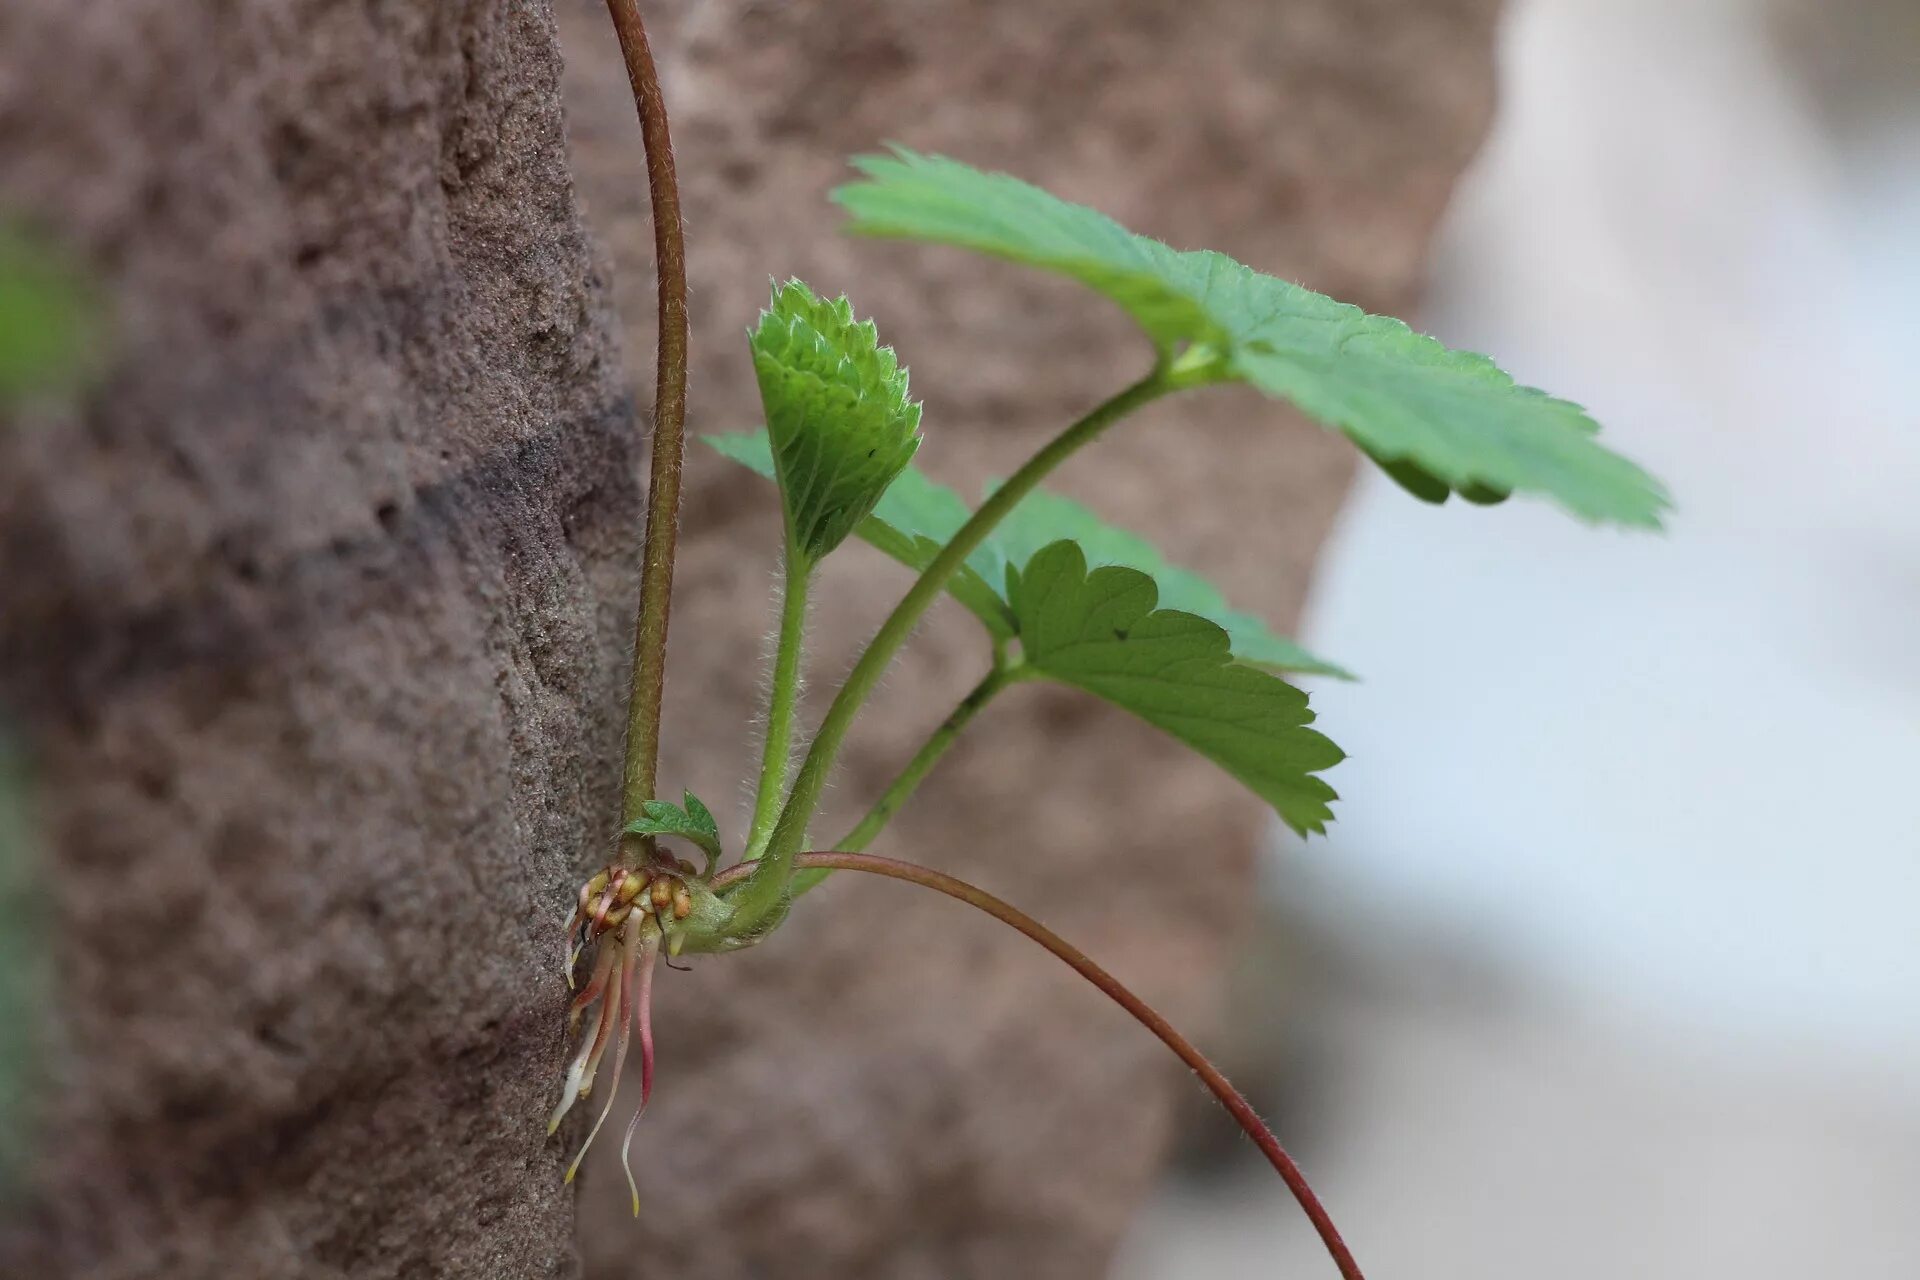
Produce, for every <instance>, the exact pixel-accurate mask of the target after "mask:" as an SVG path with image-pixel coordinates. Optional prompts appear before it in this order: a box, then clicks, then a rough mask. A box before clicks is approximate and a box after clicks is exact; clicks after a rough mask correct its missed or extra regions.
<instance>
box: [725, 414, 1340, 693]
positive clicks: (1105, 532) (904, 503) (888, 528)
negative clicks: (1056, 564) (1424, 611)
mask: <svg viewBox="0 0 1920 1280" xmlns="http://www.w3.org/2000/svg"><path fill="white" fill-rule="evenodd" d="M705 440H706V442H707V443H708V444H709V445H711V446H712V447H713V448H714V449H716V450H718V451H719V452H720V453H722V454H724V455H725V456H727V457H729V458H731V459H733V460H734V461H735V462H738V463H740V464H741V465H743V466H746V467H748V468H750V469H752V470H754V471H757V472H759V473H760V474H761V475H763V476H766V477H768V478H769V479H771V478H772V477H773V456H772V450H771V447H770V446H769V445H768V443H767V437H766V433H765V432H762V431H743V432H737V433H734V434H730V435H723V436H707V437H705ZM970 514H971V512H970V511H969V510H968V508H967V505H966V503H964V502H962V501H961V499H960V495H959V494H957V493H955V492H954V491H953V490H952V489H949V488H947V487H946V486H945V485H942V484H938V483H936V482H934V481H932V480H929V479H928V478H927V477H926V475H925V473H924V472H922V471H920V470H919V468H917V467H913V466H908V467H907V468H906V469H905V470H903V471H902V472H901V473H900V476H899V478H898V479H896V480H895V481H894V482H893V486H892V487H891V488H889V489H888V490H887V492H886V496H884V497H883V498H881V500H880V502H879V505H877V506H876V507H874V509H873V512H872V514H871V515H869V516H868V517H867V518H866V519H865V520H863V521H861V522H860V524H859V526H858V527H857V528H856V529H855V531H854V532H855V533H856V534H857V535H858V536H859V537H860V539H861V540H862V541H864V542H867V543H869V544H871V545H872V546H874V547H876V548H878V549H879V550H880V551H882V552H884V553H885V554H887V555H889V556H892V557H893V558H894V559H895V560H898V561H900V563H902V564H904V565H906V566H907V567H908V568H910V569H916V570H917V569H924V568H926V567H927V565H928V564H929V563H930V562H931V561H932V560H933V557H934V555H935V554H936V553H938V551H939V550H940V547H941V546H942V545H943V544H945V542H946V541H947V540H948V539H949V538H951V537H952V536H953V535H954V533H955V532H956V531H957V530H958V529H959V528H960V526H961V525H962V524H964V523H966V520H967V517H968V516H969V515H970ZM1061 538H1072V539H1074V540H1075V541H1076V542H1078V543H1079V544H1080V545H1081V546H1082V547H1083V548H1084V549H1085V550H1086V554H1087V556H1088V558H1089V559H1090V560H1091V561H1092V562H1093V563H1094V564H1096V565H1101V564H1119V565H1126V566H1128V567H1130V568H1134V569H1138V570H1140V571H1142V572H1143V573H1146V574H1148V575H1150V576H1151V577H1152V578H1153V580H1154V581H1155V583H1157V584H1158V586H1159V590H1160V597H1161V600H1162V602H1163V603H1165V604H1167V605H1169V606H1173V607H1177V608H1180V609H1184V610H1186V611H1187V612H1189V613H1196V614H1199V615H1200V616H1202V617H1204V618H1209V619H1211V620H1212V621H1214V622H1216V623H1218V624H1219V625H1220V626H1222V627H1224V628H1225V629H1226V631H1227V633H1228V635H1230V636H1231V637H1232V640H1233V654H1234V657H1235V659H1236V660H1238V661H1241V662H1246V663H1251V664H1253V665H1255V666H1262V667H1268V668H1270V669H1272V670H1276V671H1297V672H1301V673H1306V674H1313V675H1330V676H1338V677H1340V678H1341V679H1346V680H1350V679H1352V678H1353V677H1352V675H1351V674H1350V673H1348V672H1347V671H1345V670H1342V669H1341V668H1340V667H1337V666H1335V665H1334V664H1332V663H1330V662H1327V661H1325V660H1324V659H1321V658H1318V657H1315V656H1314V655H1313V654H1311V653H1309V652H1307V651H1306V650H1305V649H1303V648H1301V647H1300V646H1299V645H1297V644H1295V643H1294V642H1293V641H1291V640H1289V639H1287V638H1286V637H1284V636H1281V635H1277V634H1275V633H1274V632H1273V631H1272V630H1270V629H1269V628H1268V627H1267V625H1266V624H1265V623H1264V622H1262V621H1260V619H1258V618H1256V617H1254V616H1253V615H1251V614H1247V613H1241V612H1238V611H1237V610H1235V609H1233V608H1232V607H1231V606H1230V605H1228V603H1227V601H1226V599H1225V598H1224V597H1223V596H1222V595H1221V594H1220V592H1219V591H1218V590H1216V589H1215V588H1214V587H1213V585H1212V584H1211V583H1209V582H1207V581H1206V580H1205V579H1204V578H1201V577H1200V576H1199V575H1197V574H1194V573H1190V572H1188V571H1187V570H1185V569H1180V568H1177V567H1175V566H1174V565H1171V564H1169V563H1167V561H1166V559H1165V558H1164V557H1162V556H1161V554H1160V553H1159V552H1158V551H1157V550H1156V549H1155V548H1154V547H1153V546H1152V545H1151V544H1150V543H1148V542H1147V541H1146V540H1145V539H1143V538H1139V537H1136V536H1135V535H1133V534H1131V533H1128V532H1127V531H1126V530H1124V529H1119V528H1116V527H1114V526H1113V525H1110V524H1107V523H1106V522H1105V521H1104V520H1102V519H1101V518H1100V517H1099V516H1097V515H1095V514H1094V513H1093V512H1091V511H1089V510H1087V508H1085V507H1083V506H1081V505H1080V504H1079V503H1077V502H1073V501H1071V500H1069V499H1067V498H1062V497H1059V496H1057V495H1055V494H1051V493H1047V492H1045V491H1044V490H1042V491H1037V492H1034V493H1031V494H1029V495H1027V497H1026V498H1024V499H1022V500H1021V502H1020V503H1019V505H1017V506H1016V507H1014V509H1013V510H1012V511H1011V512H1009V513H1008V514H1007V516H1006V518H1005V519H1004V520H1002V521H1001V522H1000V524H999V525H998V526H997V527H996V528H995V529H994V531H993V532H992V533H991V534H989V535H988V536H987V540H986V541H985V542H984V543H982V544H981V546H980V547H979V548H978V549H976V550H975V551H974V553H973V554H972V555H971V556H969V557H968V558H967V563H966V564H965V565H964V566H963V567H962V568H961V570H960V572H959V573H957V574H955V575H954V576H953V578H952V579H951V580H949V582H948V583H947V590H948V591H949V592H950V593H951V594H952V595H953V597H954V598H955V599H956V600H958V601H960V603H961V604H963V605H965V606H966V607H967V609H968V611H969V612H971V613H972V614H973V615H974V616H975V617H977V618H979V619H980V621H981V622H982V623H983V624H985V626H986V627H987V629H988V631H990V632H991V633H992V634H993V635H994V636H995V637H997V638H999V639H1003V640H1007V639H1012V638H1013V636H1014V634H1015V619H1014V616H1013V608H1012V605H1011V604H1010V603H1009V602H1008V600H1007V595H1006V588H1005V583H1006V581H1007V570H1008V569H1009V568H1010V567H1011V568H1019V567H1021V566H1024V565H1025V564H1026V563H1027V561H1028V559H1029V558H1030V557H1031V556H1032V555H1033V553H1034V552H1036V551H1038V550H1039V549H1040V548H1041V547H1044V546H1046V545H1047V544H1048V543H1051V542H1055V541H1058V540H1059V539H1061Z"/></svg>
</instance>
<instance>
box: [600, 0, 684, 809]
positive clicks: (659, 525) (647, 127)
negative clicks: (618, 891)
mask: <svg viewBox="0 0 1920 1280" xmlns="http://www.w3.org/2000/svg"><path fill="white" fill-rule="evenodd" d="M607 13H608V15H609V16H610V17H611V18H612V19H613V29H614V31H615V33H616V34H618V35H619V37H620V52H621V53H622V54H623V55H624V56H625V58H626V62H627V81H628V83H629V84H631V85H632V86H633V102H634V106H635V107H636V108H637V109H638V110H639V113H640V136H641V139H642V140H643V141H644V142H645V144H646V151H647V191H648V193H649V195H651V197H652V200H653V251H654V270H655V272H656V274H657V275H658V277H659V281H660V354H659V360H658V362H657V363H656V365H655V370H654V396H653V465H652V469H651V472H650V474H649V476H648V481H647V532H646V545H645V548H644V550H643V551H642V552H641V561H640V618H639V621H638V623H637V624H636V625H635V627H634V634H633V686H632V693H631V695H630V696H629V699H628V702H627V757H626V765H625V767H624V769H623V770H622V782H621V808H620V825H621V826H623V827H624V826H626V825H627V824H628V823H630V822H632V821H633V820H634V819H636V818H638V817H640V816H641V806H642V805H644V804H645V803H646V802H647V801H649V800H651V799H653V794H654V790H655V787H656V785H657V783H658V778H659V771H660V695H661V691H662V690H663V688H664V687H665V682H666V666H667V614H668V605H669V603H670V602H671V600H672V596H673V557H674V542H675V539H676V538H677V537H678V535H679V529H680V467H681V460H682V457H683V455H684V454H685V452H686V431H685V424H686V416H687V247H686V235H685V229H684V227H683V226H682V224H681V221H680V186H679V183H678V181H677V180H676V179H675V177H674V172H673V138H672V136H671V135H670V134H669V133H668V131H667V104H666V102H665V101H664V100H663V99H662V98H661V96H660V75H659V72H658V71H656V70H655V68H654V65H653V50H652V49H651V48H650V47H649V46H648V44H647V29H646V26H645V25H644V24H643V23H642V22H641V21H640V10H639V8H638V7H637V5H636V3H635V0H607Z"/></svg>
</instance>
